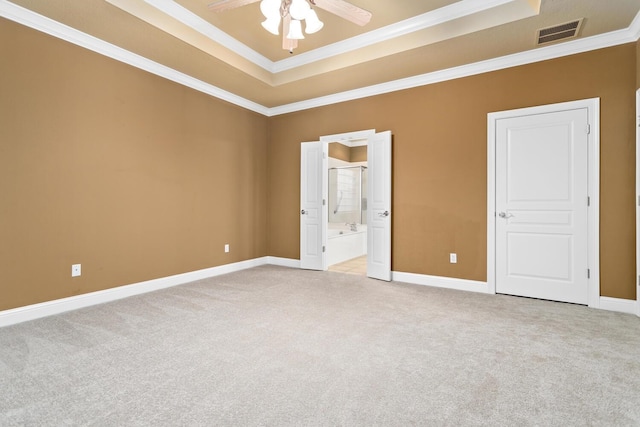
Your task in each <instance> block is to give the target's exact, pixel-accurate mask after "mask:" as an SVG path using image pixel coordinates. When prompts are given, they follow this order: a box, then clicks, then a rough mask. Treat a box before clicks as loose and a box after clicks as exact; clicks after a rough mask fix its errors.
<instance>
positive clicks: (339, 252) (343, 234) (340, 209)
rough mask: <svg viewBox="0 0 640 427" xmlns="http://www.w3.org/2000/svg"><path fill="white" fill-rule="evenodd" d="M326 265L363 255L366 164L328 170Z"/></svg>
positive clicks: (364, 248) (365, 215) (365, 238)
mask: <svg viewBox="0 0 640 427" xmlns="http://www.w3.org/2000/svg"><path fill="white" fill-rule="evenodd" d="M328 208H329V223H328V227H327V228H328V232H329V235H328V236H327V237H328V239H327V246H328V251H327V264H328V265H333V264H337V263H340V262H343V261H347V260H350V259H353V258H357V257H360V256H363V255H366V254H367V227H366V223H367V167H366V166H345V167H337V168H330V169H329V206H328Z"/></svg>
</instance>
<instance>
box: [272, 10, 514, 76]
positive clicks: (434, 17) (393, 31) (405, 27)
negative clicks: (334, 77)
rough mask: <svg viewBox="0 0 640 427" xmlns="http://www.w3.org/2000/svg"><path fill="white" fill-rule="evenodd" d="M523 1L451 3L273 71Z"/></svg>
mask: <svg viewBox="0 0 640 427" xmlns="http://www.w3.org/2000/svg"><path fill="white" fill-rule="evenodd" d="M515 1H521V0H490V1H487V0H462V1H459V2H457V3H453V4H451V5H449V6H445V7H441V8H439V9H435V10H432V11H430V12H427V13H423V14H422V15H418V16H414V17H412V18H409V19H405V20H403V21H400V22H396V23H395V24H391V25H387V26H386V27H382V28H378V29H377V30H373V31H369V32H368V33H364V34H361V35H359V36H355V37H351V38H349V39H346V40H342V41H339V42H336V43H332V44H329V45H326V46H323V47H321V48H318V49H314V50H311V51H309V52H304V53H300V54H298V55H295V56H293V57H291V58H287V59H282V60H280V61H277V62H275V63H274V66H273V72H274V73H279V72H282V71H287V70H291V69H294V68H298V67H302V66H305V65H308V64H312V63H314V62H316V61H322V60H324V59H327V58H331V57H333V56H338V55H342V54H344V53H347V52H351V51H354V50H357V49H361V48H363V47H366V46H371V45H373V44H377V43H381V42H385V41H387V40H391V39H393V38H396V37H400V36H403V35H406V34H410V33H414V32H416V31H420V30H424V29H425V28H429V27H433V26H436V25H439V24H444V23H446V22H449V21H453V20H454V19H459V18H462V17H464V16H468V15H472V14H474V13H478V12H481V11H484V10H488V9H493V8H496V7H499V6H502V5H504V4H507V3H512V2H515Z"/></svg>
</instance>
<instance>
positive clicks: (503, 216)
mask: <svg viewBox="0 0 640 427" xmlns="http://www.w3.org/2000/svg"><path fill="white" fill-rule="evenodd" d="M498 216H499V217H500V218H506V217H507V213H506V212H500V213H499V214H498Z"/></svg>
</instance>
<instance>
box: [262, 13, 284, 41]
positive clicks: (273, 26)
mask: <svg viewBox="0 0 640 427" xmlns="http://www.w3.org/2000/svg"><path fill="white" fill-rule="evenodd" d="M262 27H263V28H264V29H265V30H267V31H269V32H270V33H271V34H273V35H274V36H277V35H278V34H280V31H279V30H280V15H278V16H276V17H271V18H267V19H265V20H264V22H262Z"/></svg>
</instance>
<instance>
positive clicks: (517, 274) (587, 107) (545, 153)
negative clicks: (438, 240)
mask: <svg viewBox="0 0 640 427" xmlns="http://www.w3.org/2000/svg"><path fill="white" fill-rule="evenodd" d="M598 116H599V102H598V100H597V99H592V100H585V101H575V102H569V103H562V104H554V105H548V106H542V107H533V108H526V109H520V110H513V111H505V112H500V113H492V114H489V140H488V143H489V144H488V147H489V153H488V165H489V170H488V177H489V179H488V182H489V185H488V196H489V197H488V212H487V215H488V227H487V228H488V239H487V240H488V251H487V259H488V264H487V279H488V284H489V287H490V289H491V290H492V291H493V292H496V293H504V294H510V295H519V296H526V297H533V298H541V299H548V300H554V301H564V302H572V303H577V304H585V305H587V304H588V305H589V306H597V305H598V304H599V260H598V252H599V250H598V246H599V245H598V210H599V209H598V205H599V203H598V194H599V192H598V175H599V174H598V171H599V166H598V165H599V161H598V153H599V150H598V135H599V131H598Z"/></svg>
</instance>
